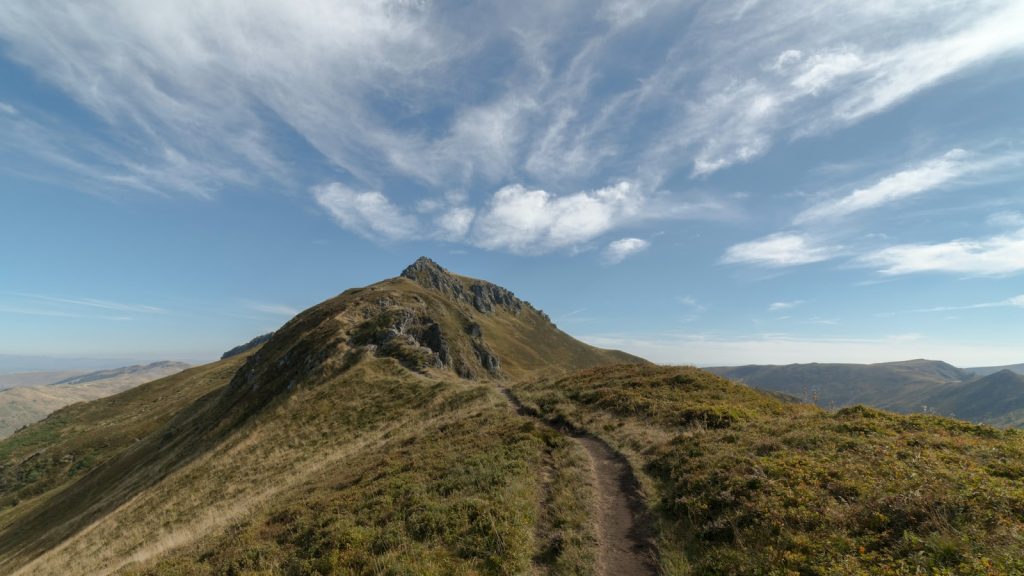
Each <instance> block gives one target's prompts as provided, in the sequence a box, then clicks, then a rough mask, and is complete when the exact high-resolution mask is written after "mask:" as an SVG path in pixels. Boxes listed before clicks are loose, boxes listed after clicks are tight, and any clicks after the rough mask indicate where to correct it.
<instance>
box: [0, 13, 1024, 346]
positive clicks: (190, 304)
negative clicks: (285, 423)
mask: <svg viewBox="0 0 1024 576" xmlns="http://www.w3.org/2000/svg"><path fill="white" fill-rule="evenodd" d="M1021 102H1024V2H1021V1H986V0H974V1H970V2H959V1H934V0H929V1H914V0H909V1H906V2H899V3H895V2H875V1H863V0H859V1H856V2H853V1H828V0H826V1H818V0H816V1H813V2H812V1H809V0H780V1H777V2H763V1H758V0H744V1H738V2H668V1H658V0H617V1H610V2H604V3H598V2H593V1H589V0H588V1H585V2H584V1H580V2H516V3H497V2H495V3H461V2H428V1H411V0H408V1H392V2H359V1H350V2H327V1H316V0H303V1H289V2H283V1H280V2H272V1H241V0H238V1H227V0H222V1H205V0H204V1H198V0H196V1H178V2H141V3H140V2H128V1H117V0H101V1H96V2H90V3H85V4H83V3H76V2H63V1H53V2H46V3H39V2H32V1H28V0H25V1H22V0H9V1H6V2H3V3H2V4H0V134H2V135H3V136H2V138H0V326H2V330H0V354H9V355H50V356H84V357H117V358H139V359H157V358H177V359H187V360H192V361H197V360H204V359H210V358H213V357H215V356H216V355H218V354H219V353H220V352H221V351H223V350H225V349H227V348H229V347H231V346H233V345H235V344H237V343H239V342H241V341H244V340H247V339H248V338H250V337H252V336H254V335H256V334H259V333H261V332H265V331H268V330H271V329H274V328H276V327H277V326H279V325H281V324H282V323H283V322H285V321H286V320H287V319H288V318H289V317H290V316H291V315H292V314H294V313H295V312H296V311H298V310H301V309H303V308H305V307H308V306H310V305H313V304H315V303H317V302H319V301H321V300H323V299H325V298H327V297H330V296H332V295H334V294H336V293H338V292H340V291H342V290H344V289H346V288H349V287H352V286H358V285H364V284H367V283H371V282H374V281H377V280H380V279H383V278H386V277H391V276H394V275H396V274H397V273H398V272H399V271H401V269H402V268H403V267H404V266H405V265H406V264H408V263H410V262H411V261H413V260H414V259H415V258H416V257H418V256H420V255H429V256H431V257H433V258H434V259H435V260H437V261H439V262H440V263H441V264H443V265H445V266H447V267H448V268H451V269H453V270H455V271H458V272H460V273H464V274H468V275H472V276H477V277H482V278H486V279H489V280H492V281H495V282H497V283H499V284H502V285H504V286H507V287H509V288H511V289H512V290H513V291H515V292H516V293H518V294H520V295H521V296H523V297H525V298H526V299H528V300H530V301H532V302H533V303H534V304H535V305H537V306H539V307H541V308H543V309H544V310H546V311H547V312H548V313H549V314H550V315H551V316H552V318H553V319H554V320H555V321H556V322H557V323H558V325H559V326H560V327H561V328H563V329H565V330H567V331H568V332H570V333H572V334H574V335H576V336H578V337H581V338H583V339H585V340H587V341H589V342H592V343H595V344H599V345H605V346H614V347H619V348H623V349H626V350H629V351H632V352H635V353H639V354H641V355H644V356H646V357H648V358H651V359H654V360H657V361H660V362H672V363H696V364H699V365H710V364H740V363H788V362H808V361H823V362H824V361H850V362H872V361H886V360H898V359H905V358H914V357H928V358H940V359H945V360H948V361H950V362H953V363H956V364H959V365H987V364H1004V363H1013V362H1021V361H1024V330H1022V329H1021V326H1022V325H1024V280H1022V276H1024V187H1022V181H1024V106H1022V104H1021Z"/></svg>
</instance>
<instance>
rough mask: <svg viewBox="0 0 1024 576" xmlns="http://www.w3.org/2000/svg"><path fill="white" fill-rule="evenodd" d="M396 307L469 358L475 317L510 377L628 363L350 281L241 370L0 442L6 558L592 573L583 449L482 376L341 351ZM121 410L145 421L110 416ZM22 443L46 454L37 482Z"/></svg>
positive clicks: (545, 328)
mask: <svg viewBox="0 0 1024 576" xmlns="http://www.w3.org/2000/svg"><path fill="white" fill-rule="evenodd" d="M396 308H399V309H402V310H406V311H412V312H413V313H414V314H422V315H426V316H429V317H430V318H432V319H433V320H435V321H436V322H438V324H440V325H441V326H442V327H443V330H444V333H445V334H446V335H447V337H448V338H449V343H450V345H451V348H452V352H453V355H458V354H462V355H463V356H465V357H467V358H468V357H469V355H470V354H471V353H472V352H471V351H470V350H469V349H468V347H469V346H471V343H470V342H469V341H468V340H466V339H464V338H462V337H461V336H459V335H461V334H463V333H464V330H465V327H466V324H467V322H469V321H473V322H478V323H479V324H480V326H481V328H482V332H483V334H484V339H485V341H486V343H487V345H488V346H489V347H490V348H491V349H492V350H493V351H494V352H495V353H497V354H498V355H499V356H500V357H501V358H502V369H503V372H504V373H505V374H508V375H520V374H526V373H532V371H533V369H534V368H535V366H536V365H535V364H534V363H540V364H543V365H545V366H547V369H546V370H543V371H544V372H547V373H550V372H553V371H562V372H564V371H565V370H567V369H570V368H576V367H581V366H590V365H594V364H597V363H602V362H604V363H607V362H609V361H612V360H618V361H622V360H630V359H632V357H629V356H628V355H623V354H621V353H612V352H605V351H602V350H598V349H596V348H592V347H589V346H586V345H583V344H581V343H578V342H576V341H575V340H572V339H571V338H570V337H568V336H567V335H564V334H561V333H553V326H551V325H550V324H547V323H546V320H544V319H543V317H542V316H541V315H539V314H537V313H536V312H534V311H532V310H530V311H524V312H523V313H522V314H520V315H519V316H515V315H513V314H511V313H509V312H507V311H504V310H498V311H496V312H495V313H493V314H490V315H483V314H479V313H477V312H475V311H474V310H472V309H471V308H468V307H466V306H454V307H453V306H452V305H451V303H450V302H448V301H446V300H445V299H444V298H442V297H440V296H439V295H438V294H437V293H436V292H434V291H431V290H429V289H426V288H424V287H422V286H420V285H419V284H416V283H414V282H411V281H409V280H406V279H395V280H390V281H385V282H382V283H379V284H376V285H373V286H370V287H367V288H363V289H356V290H350V291H348V292H346V293H344V294H342V295H340V296H339V297H337V298H334V299H332V300H329V301H327V302H325V303H324V304H322V305H320V306H317V307H315V308H313V309H311V310H308V311H306V312H304V313H302V314H300V315H299V316H298V317H296V318H295V319H294V320H293V321H292V322H289V324H288V325H286V326H285V327H283V328H282V329H281V330H280V331H278V333H277V335H276V336H275V338H274V339H272V340H271V341H270V342H268V343H267V344H266V345H264V346H263V347H262V348H261V349H260V350H258V351H255V352H253V354H252V356H253V357H252V358H251V359H249V360H248V361H247V362H246V363H245V364H244V365H242V364H241V363H242V361H243V360H245V358H234V357H233V358H230V359H228V360H225V361H222V362H219V363H216V364H213V365H210V366H208V367H202V368H200V369H195V370H192V371H189V372H186V374H189V373H192V374H194V375H197V376H196V378H194V379H193V380H192V381H189V382H192V384H188V385H187V386H186V385H185V384H184V383H183V382H185V381H183V380H181V379H179V378H178V377H174V378H173V379H165V380H163V381H158V382H155V383H151V384H149V385H145V386H142V387H139V388H138V389H135V390H132V391H130V392H128V393H126V394H130V395H132V396H131V398H133V399H134V400H133V402H132V403H129V402H126V401H124V398H125V395H124V394H122V395H120V396H116V397H114V398H113V399H111V400H110V401H109V402H111V403H110V404H105V403H107V402H108V401H107V400H103V401H99V402H92V403H88V404H81V405H75V406H72V407H69V408H67V409H65V410H62V411H59V412H58V413H57V414H55V415H54V416H53V417H51V418H50V419H48V420H47V421H44V422H42V423H39V424H37V425H34V426H31V427H29V428H28V429H26V430H24V431H22V432H20V433H19V434H17V435H15V437H14V438H12V439H10V440H8V441H7V442H0V454H4V453H5V452H4V451H5V450H6V451H7V452H9V454H8V458H7V459H8V461H9V462H11V467H10V469H9V474H8V476H10V477H11V478H12V479H13V481H12V482H11V484H10V486H8V487H6V488H3V489H0V497H6V498H8V508H7V510H6V511H5V512H4V513H3V515H2V516H0V571H5V572H10V571H12V570H13V569H14V568H15V567H19V566H20V567H22V569H21V571H20V572H19V573H22V574H48V573H68V571H69V570H70V571H71V573H76V572H77V573H84V574H102V573H110V572H111V571H121V572H123V573H131V574H136V573H147V574H148V573H158V574H165V573H166V574H178V573H187V574H192V573H210V574H219V573H230V572H232V571H234V572H253V571H255V572H259V573H274V574H276V573H315V572H316V571H319V572H320V573H325V574H328V573H345V574H349V573H408V574H450V573H455V574H459V573H462V574H519V573H523V572H524V570H528V569H530V568H531V566H534V565H535V564H536V565H537V566H539V567H540V568H541V569H542V571H543V572H546V573H550V574H588V573H592V571H593V562H594V559H595V557H596V554H595V550H594V546H595V540H594V529H593V526H592V521H591V511H590V504H589V503H590V501H591V497H590V494H591V493H592V487H591V486H590V484H589V476H588V473H587V471H586V458H585V457H584V455H583V454H581V453H580V451H579V448H578V447H577V446H576V445H575V444H574V443H571V442H567V441H566V440H565V439H564V438H561V437H560V436H558V435H556V434H554V433H553V432H551V431H550V430H548V429H547V428H545V427H542V426H538V425H537V424H536V423H535V422H533V421H531V420H530V419H525V418H523V417H520V416H518V415H517V414H515V412H514V411H513V410H512V409H511V408H510V407H509V405H508V404H507V403H506V402H505V400H504V399H503V398H502V397H501V395H500V394H499V393H498V392H497V391H496V389H495V388H494V386H493V384H491V383H489V382H487V381H486V380H483V381H481V380H466V379H461V378H458V377H455V376H454V375H453V374H452V373H451V372H448V371H445V370H437V369H433V368H427V369H423V370H421V371H420V372H419V373H417V372H414V371H410V370H408V369H407V368H405V367H403V366H402V365H401V364H399V360H403V361H404V360H407V359H406V358H401V357H399V358H398V359H395V358H387V357H376V356H375V355H374V353H373V352H372V351H370V352H367V351H366V350H353V349H351V348H350V347H349V344H348V343H349V342H351V338H352V335H353V334H356V333H360V332H365V330H366V326H367V322H369V323H370V325H371V328H372V327H373V326H375V325H376V322H377V321H376V320H374V319H375V318H378V317H380V315H381V314H384V316H388V315H389V314H391V312H389V310H390V311H394V309H396ZM385 324H386V323H385ZM531 339H532V340H533V341H534V342H535V344H534V345H535V346H537V345H539V346H538V349H537V350H533V349H531V348H530V346H529V343H530V341H531ZM399 356H400V355H399ZM203 370H207V371H210V372H209V374H208V375H206V376H203V375H201V371H203ZM236 372H237V374H236ZM233 374H236V375H235V377H234V378H233V379H232V375H233ZM196 381H202V388H203V391H204V392H205V393H204V394H193V395H192V396H191V397H190V402H182V403H179V404H177V405H176V406H174V407H173V409H172V410H170V411H169V413H167V414H163V416H166V417H162V418H143V419H134V420H133V419H132V417H131V415H132V414H134V413H136V411H137V410H138V409H139V408H140V407H142V406H145V407H150V406H151V407H153V408H156V407H164V406H165V405H166V397H165V395H164V394H163V393H158V392H156V390H157V387H159V386H164V387H166V388H168V389H169V390H173V389H176V388H178V387H182V386H185V387H186V388H188V389H189V390H193V389H196V386H197V384H196ZM229 381H231V383H230V384H229ZM196 391H198V390H197V389H196ZM175 411H177V414H174V412H175ZM69 414H73V415H74V416H73V417H70V418H69V417H68V415H69ZM172 414H174V415H173V417H172V416H171V415H172ZM122 419H127V420H130V421H132V422H134V423H135V424H137V425H139V426H142V425H145V429H144V430H143V429H139V430H134V429H132V428H131V426H130V424H131V423H130V422H129V423H127V424H124V425H120V424H119V425H120V428H111V427H110V426H111V424H109V422H119V421H120V420H122ZM108 429H109V432H114V430H115V429H116V434H114V435H115V436H116V438H118V440H114V439H111V438H109V437H108V436H110V434H108ZM72 430H73V431H76V432H77V433H79V434H80V435H82V437H83V439H89V438H92V439H91V440H88V441H87V442H86V444H87V446H88V447H89V449H91V450H93V451H94V452H96V451H97V450H99V452H96V453H97V454H99V457H94V459H93V460H92V461H90V463H89V469H88V473H81V472H74V473H72V472H71V471H70V469H69V468H68V466H69V465H68V464H67V463H66V462H64V460H63V459H62V457H61V456H60V455H61V454H64V453H66V452H67V446H66V445H65V443H67V442H71V441H72V440H71V439H70V438H69V437H68V436H69V434H68V432H69V431H72ZM136 438H137V439H138V440H137V441H135V439H136ZM98 447H99V448H98ZM35 452H41V453H42V454H44V455H46V456H47V458H46V459H45V461H46V462H48V463H49V464H48V466H47V467H44V468H43V470H42V472H41V473H39V474H37V475H36V476H34V477H30V476H29V475H26V474H25V473H24V471H25V470H26V469H27V467H30V466H31V465H32V462H35V459H33V458H31V455H32V454H33V453H35ZM38 458H39V457H37V459H38ZM76 458H77V456H76ZM58 464H59V465H58ZM61 466H64V468H61ZM19 482H20V483H19ZM29 492H31V493H32V494H38V496H36V497H35V498H28V496H29V494H28V493H29ZM19 500H20V501H21V503H20V504H18V505H16V506H13V507H12V506H11V505H12V504H13V503H15V502H17V501H19ZM26 562H29V564H28V565H27V566H26ZM69 567H73V568H69Z"/></svg>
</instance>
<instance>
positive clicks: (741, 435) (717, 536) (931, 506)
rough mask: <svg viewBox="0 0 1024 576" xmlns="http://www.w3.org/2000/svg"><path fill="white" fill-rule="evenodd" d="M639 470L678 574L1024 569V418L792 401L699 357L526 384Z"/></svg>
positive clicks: (518, 389) (668, 567)
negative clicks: (704, 364)
mask: <svg viewBox="0 0 1024 576" xmlns="http://www.w3.org/2000/svg"><path fill="white" fill-rule="evenodd" d="M514 391H515V393H516V395H517V396H518V397H519V398H520V399H521V400H522V401H523V402H524V403H525V404H526V405H527V406H528V407H529V408H531V409H532V410H534V411H535V412H536V413H538V414H540V415H542V416H543V417H544V418H546V419H548V420H549V421H551V422H555V423H560V424H561V425H563V426H566V427H569V428H572V429H576V430H582V431H585V432H587V433H589V434H592V435H594V436H596V437H599V438H601V439H603V440H605V441H607V442H608V443H609V444H610V445H611V446H613V447H614V448H616V449H617V450H619V451H620V452H622V453H623V454H625V455H626V456H627V458H628V459H629V461H630V462H631V464H632V466H633V469H634V470H637V471H638V473H639V478H640V482H641V485H642V487H643V492H644V493H645V495H646V498H647V502H648V505H649V507H650V508H651V509H652V510H653V511H654V514H655V521H654V523H653V524H654V526H655V532H656V536H655V539H656V542H657V545H658V552H659V556H660V562H661V568H662V571H663V573H664V574H670V575H702V574H780V575H782V574H821V575H826V574H827V575H849V576H853V575H862V574H897V575H911V574H1021V573H1024V557H1022V556H1021V555H1020V550H1021V549H1024V548H1022V547H1024V516H1022V515H1021V511H1022V510H1024V492H1022V491H1021V490H1020V485H1021V481H1022V480H1024V432H1020V431H1017V430H1000V429H996V428H990V427H987V426H975V425H971V424H967V423H964V422H960V421H957V420H951V419H946V418H942V417H938V416H933V415H912V416H901V415H896V414H892V413H887V412H883V411H879V410H873V409H870V408H864V407H861V406H855V407H851V408H845V409H842V410H839V411H837V412H828V411H824V410H821V409H818V408H815V407H813V406H811V405H807V404H793V403H785V402H780V401H778V400H776V399H774V398H772V397H770V396H768V395H765V394H762V393H760V392H757V391H755V390H752V389H750V388H747V387H745V386H742V385H739V384H735V383H732V382H729V381H727V380H724V379H722V378H720V377H717V376H715V375H713V374H711V373H709V372H705V371H702V370H698V369H696V368H662V367H654V366H618V367H609V368H596V369H592V370H585V371H582V372H578V373H575V374H571V375H568V376H564V377H553V378H544V379H539V380H537V381H533V382H526V383H520V384H517V385H516V386H515V387H514Z"/></svg>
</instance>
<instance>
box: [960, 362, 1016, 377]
mask: <svg viewBox="0 0 1024 576" xmlns="http://www.w3.org/2000/svg"><path fill="white" fill-rule="evenodd" d="M965 370H967V371H968V372H972V373H973V374H974V375H976V376H988V375H989V374H995V373H996V372H999V371H1002V370H1009V371H1011V372H1016V373H1017V374H1024V364H1007V365H1006V366H977V367H974V368H965Z"/></svg>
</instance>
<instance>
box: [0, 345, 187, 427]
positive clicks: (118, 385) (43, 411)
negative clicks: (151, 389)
mask: <svg viewBox="0 0 1024 576" xmlns="http://www.w3.org/2000/svg"><path fill="white" fill-rule="evenodd" d="M188 367H189V365H188V364H185V363H183V362H154V363H152V364H146V365H135V366H125V367H123V368H115V369H113V370H99V371H96V372H88V373H85V374H72V375H70V376H69V375H68V373H66V372H41V373H38V378H32V375H33V373H27V374H18V375H17V376H18V377H19V380H18V381H20V382H23V383H25V382H31V383H33V384H34V385H31V386H14V387H9V388H6V389H4V390H0V438H4V437H6V436H9V435H10V434H12V433H13V432H14V431H15V430H18V429H19V428H21V427H22V426H25V425H27V424H31V423H33V422H37V421H39V420H42V419H43V418H44V417H46V415H48V414H50V413H51V412H53V411H54V410H58V409H60V408H63V407H64V406H67V405H68V404H72V403H75V402H82V401H87V400H96V399H98V398H103V397H106V396H110V395H112V394H117V393H118V392H122V391H124V390H127V389H129V388H133V387H135V386H138V385H139V384H144V383H146V382H150V381H152V380H156V379H158V378H163V377H165V376H170V375H171V374H175V373H177V372H181V371H182V370H184V369H186V368H188Z"/></svg>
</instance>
